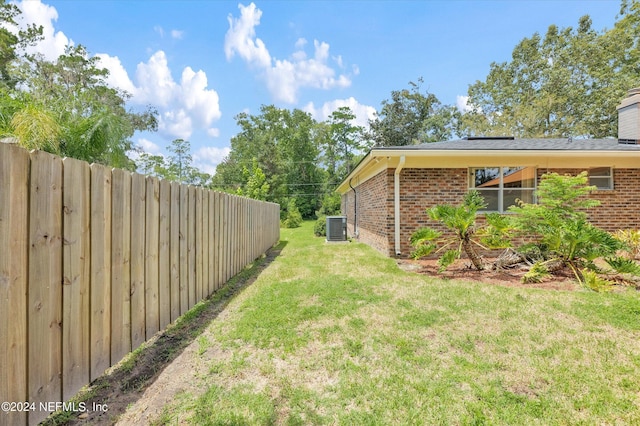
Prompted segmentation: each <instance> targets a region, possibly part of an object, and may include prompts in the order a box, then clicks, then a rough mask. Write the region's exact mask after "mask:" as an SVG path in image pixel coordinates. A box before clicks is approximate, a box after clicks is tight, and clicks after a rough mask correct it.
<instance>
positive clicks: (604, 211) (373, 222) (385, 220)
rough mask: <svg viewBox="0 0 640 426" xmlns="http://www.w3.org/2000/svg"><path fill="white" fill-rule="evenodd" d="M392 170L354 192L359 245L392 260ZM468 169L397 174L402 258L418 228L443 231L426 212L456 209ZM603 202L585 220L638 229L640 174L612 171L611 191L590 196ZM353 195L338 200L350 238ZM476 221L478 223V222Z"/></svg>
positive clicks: (609, 228) (603, 225) (574, 171)
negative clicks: (445, 207) (451, 206)
mask: <svg viewBox="0 0 640 426" xmlns="http://www.w3.org/2000/svg"><path fill="white" fill-rule="evenodd" d="M580 171H581V170H578V169H561V170H560V169H554V170H547V169H538V180H539V179H540V177H541V176H542V175H543V174H544V173H546V172H557V173H560V174H566V173H568V174H573V175H575V174H578V173H579V172H580ZM393 173H394V169H387V170H386V171H384V172H381V173H379V174H378V175H376V176H375V177H373V178H372V179H370V180H368V181H367V182H365V183H363V184H362V185H360V186H358V187H357V188H356V191H357V192H358V232H359V236H358V239H359V241H362V242H364V243H366V244H369V245H371V246H372V247H374V248H376V249H377V250H379V251H381V252H382V253H384V254H386V255H388V256H395V239H394V238H395V237H394V217H393V214H394V198H393V197H394V195H393V178H394V176H393ZM467 173H468V169H466V168H464V169H403V170H402V172H401V174H400V216H401V226H400V241H401V252H402V254H401V257H408V256H409V254H410V253H411V250H412V248H411V245H410V244H409V238H410V236H411V234H412V233H413V232H414V231H415V230H416V229H418V228H420V227H423V226H430V227H434V228H437V229H440V230H442V231H443V232H444V231H445V228H444V227H443V226H442V225H440V224H438V223H435V222H433V221H431V220H430V219H429V218H428V217H427V214H426V209H428V208H430V207H432V206H434V205H437V204H459V203H460V202H461V201H462V197H463V196H464V194H465V193H466V191H467V187H468V180H467ZM591 196H592V197H593V198H595V199H597V200H599V201H600V202H601V205H600V207H595V208H593V209H591V210H590V211H589V220H591V221H592V222H593V223H594V224H595V225H596V226H598V227H601V228H603V229H605V230H607V231H615V230H616V229H628V228H633V229H638V228H640V169H614V189H613V190H607V191H605V190H600V191H597V192H595V193H593V194H592V195H591ZM353 207H354V194H353V191H349V192H348V193H347V194H345V195H344V196H343V197H342V212H343V214H344V213H345V212H347V222H348V229H349V235H350V236H352V237H353V236H355V233H354V229H353V224H354V223H353V219H354V216H353V214H354V208H353ZM479 222H482V218H481V217H479Z"/></svg>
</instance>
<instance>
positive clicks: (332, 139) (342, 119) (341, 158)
mask: <svg viewBox="0 0 640 426" xmlns="http://www.w3.org/2000/svg"><path fill="white" fill-rule="evenodd" d="M355 118H356V115H355V114H354V113H353V111H351V108H349V107H347V106H344V107H340V108H338V109H337V110H335V111H333V112H332V113H331V115H330V116H329V120H328V123H329V138H328V139H327V142H328V143H327V144H326V145H325V146H324V148H325V158H326V159H327V166H328V168H327V171H328V173H329V181H331V182H333V181H335V180H340V177H344V176H347V175H348V174H349V173H350V172H351V166H352V161H353V158H354V155H355V153H356V152H358V151H360V150H361V149H362V148H363V147H362V145H361V144H360V135H361V134H362V132H363V129H362V127H360V126H356V125H354V124H353V120H354V119H355Z"/></svg>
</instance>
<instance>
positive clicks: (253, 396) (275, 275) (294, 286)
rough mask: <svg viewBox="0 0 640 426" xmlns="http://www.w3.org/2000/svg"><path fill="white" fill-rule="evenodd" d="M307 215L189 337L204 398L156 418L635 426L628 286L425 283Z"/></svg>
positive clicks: (638, 364) (635, 297)
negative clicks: (320, 232)
mask: <svg viewBox="0 0 640 426" xmlns="http://www.w3.org/2000/svg"><path fill="white" fill-rule="evenodd" d="M312 225H313V224H312V223H310V222H306V223H305V224H304V225H303V226H302V227H301V228H297V229H294V230H282V240H283V243H282V244H286V245H285V246H284V248H283V249H282V253H281V256H280V257H278V258H277V259H276V260H275V261H274V262H273V263H272V264H271V265H270V266H269V267H268V268H267V269H266V270H265V271H263V273H262V274H261V275H260V276H259V277H258V279H257V281H256V282H255V283H254V284H253V285H252V286H251V287H249V288H247V289H246V290H244V291H243V292H242V293H241V294H240V295H238V296H237V297H236V298H235V299H233V301H231V303H230V304H229V306H228V307H227V312H225V315H221V316H220V317H219V318H217V319H215V320H214V321H213V322H212V323H211V324H210V326H209V328H208V329H207V331H206V332H205V333H206V335H203V336H201V337H200V338H199V340H198V343H199V345H200V348H201V350H200V351H199V353H200V354H201V355H200V356H202V357H204V359H205V360H206V362H207V363H208V365H209V370H208V374H206V375H204V376H203V377H200V378H199V380H201V383H200V384H201V387H202V389H203V392H202V393H199V394H197V395H196V394H191V393H183V394H180V395H177V396H176V399H175V402H174V403H173V405H171V406H168V407H166V409H165V411H164V413H163V416H162V417H161V418H160V419H159V420H158V423H163V424H164V423H172V422H176V420H177V419H179V421H180V422H185V421H188V422H190V423H192V424H198V425H205V424H211V425H213V424H256V425H263V424H287V425H289V424H290V425H296V424H304V425H307V424H346V425H352V424H380V425H388V424H402V425H404V424H417V425H422V424H443V425H450V424H509V425H512V424H522V425H531V424H545V425H547V424H585V425H587V424H588V425H591V424H640V294H639V293H638V292H636V291H631V290H630V291H626V292H622V293H607V294H599V293H593V292H589V291H586V290H585V291H578V292H562V291H550V290H536V289H526V288H506V287H499V286H494V285H484V284H477V283H469V282H461V281H444V280H438V279H432V278H429V277H424V276H419V275H417V274H412V273H407V272H404V271H401V270H400V269H398V267H397V266H396V264H395V261H394V260H392V259H388V258H385V257H384V256H382V255H381V254H379V253H377V252H376V251H374V250H373V249H371V248H369V247H368V246H366V245H363V244H359V243H351V244H326V243H325V242H324V239H321V238H315V237H313V233H312ZM212 347H215V349H216V350H215V351H211V350H209V349H211V348H212ZM210 353H216V354H218V356H216V357H209V358H210V359H207V358H206V357H207V356H208V354H210ZM220 354H222V355H220Z"/></svg>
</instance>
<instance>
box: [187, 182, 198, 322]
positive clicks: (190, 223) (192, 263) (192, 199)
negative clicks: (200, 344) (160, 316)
mask: <svg viewBox="0 0 640 426" xmlns="http://www.w3.org/2000/svg"><path fill="white" fill-rule="evenodd" d="M188 205H189V211H188V213H187V215H188V220H187V267H188V270H189V272H188V274H187V283H188V290H187V291H188V297H189V309H191V308H192V307H193V305H195V304H196V188H195V187H193V186H189V203H188Z"/></svg>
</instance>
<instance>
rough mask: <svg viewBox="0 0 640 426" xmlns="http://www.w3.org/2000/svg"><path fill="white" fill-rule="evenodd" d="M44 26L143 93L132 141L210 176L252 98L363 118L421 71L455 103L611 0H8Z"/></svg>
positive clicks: (607, 9)
mask: <svg viewBox="0 0 640 426" xmlns="http://www.w3.org/2000/svg"><path fill="white" fill-rule="evenodd" d="M17 4H18V5H19V6H20V7H21V8H22V10H23V16H24V18H25V19H26V20H27V21H30V22H36V23H38V24H41V25H43V26H44V28H45V35H46V40H45V41H43V43H42V44H41V45H40V46H38V47H36V50H38V51H40V52H42V53H43V54H45V55H47V56H49V57H52V58H53V57H55V56H57V55H58V54H60V53H61V52H62V50H63V49H64V46H65V45H66V44H69V43H72V44H82V45H84V46H85V47H86V48H87V50H88V51H89V52H90V53H91V54H92V55H97V56H100V57H101V59H102V63H103V65H104V66H105V67H106V68H108V69H109V70H110V71H111V77H110V82H111V84H113V85H115V86H118V87H120V88H122V89H124V90H127V91H128V92H129V93H131V94H132V95H133V96H132V98H131V100H130V102H129V103H130V106H131V107H132V108H141V107H143V106H144V105H147V104H152V105H154V106H156V107H157V108H158V111H159V112H160V131H158V132H157V133H145V134H139V135H136V136H135V137H134V141H135V142H136V143H137V144H139V145H140V146H142V147H143V148H144V149H145V150H146V151H148V152H152V153H162V152H163V151H164V149H163V148H164V147H165V146H167V145H168V144H169V143H170V142H171V141H172V140H173V139H176V138H183V139H186V140H189V141H190V142H191V146H192V153H193V156H194V160H195V163H196V165H197V166H199V167H200V168H202V169H203V170H205V171H207V172H209V173H213V171H214V168H215V165H216V164H217V163H218V162H220V160H221V159H222V158H223V157H224V155H225V154H226V153H227V152H228V149H229V145H230V139H231V137H233V135H234V134H235V133H236V132H237V131H238V128H237V126H236V124H235V119H234V116H235V115H236V114H238V113H240V112H243V111H244V112H248V113H255V114H257V113H259V108H260V105H262V104H267V105H268V104H274V105H276V106H278V107H281V108H300V109H303V110H305V111H307V112H310V113H311V114H312V115H313V116H314V118H316V119H317V120H323V119H325V118H326V117H327V116H328V115H329V114H330V113H331V112H332V111H333V110H335V109H337V108H338V107H340V106H345V105H346V106H350V107H351V108H352V109H353V110H354V111H355V112H356V114H357V116H358V117H357V121H358V122H359V123H361V124H364V123H366V121H367V119H368V118H371V117H373V114H374V112H375V111H376V110H377V109H379V108H380V103H381V101H382V100H384V99H388V98H389V96H390V93H391V91H392V90H398V89H403V88H407V87H408V82H409V81H417V79H418V78H419V77H423V78H424V86H423V87H424V88H426V89H427V90H428V91H429V92H431V93H433V94H435V95H436V96H437V97H438V98H439V99H440V101H441V102H442V103H444V104H450V105H456V104H461V103H462V102H463V100H464V98H463V97H464V96H465V95H466V93H467V89H468V86H469V84H472V83H474V82H475V81H476V80H484V79H485V77H486V75H487V73H488V71H489V66H490V64H491V62H502V61H507V60H509V58H510V56H511V52H512V50H513V48H514V46H515V45H516V44H517V43H518V42H519V41H520V40H522V39H523V38H524V37H530V36H531V35H532V34H533V33H534V32H539V33H542V34H544V33H545V32H546V30H547V28H548V27H549V25H550V24H556V25H558V26H559V27H567V26H574V27H575V26H577V23H578V19H579V18H580V17H581V16H583V15H585V14H587V15H589V16H590V17H591V19H592V20H593V27H594V28H595V29H597V30H602V29H605V28H611V27H612V26H613V24H614V22H615V20H616V15H617V13H618V12H619V9H620V2H619V1H618V0H600V1H579V0H569V1H552V0H536V1H527V0H522V1H520V0H512V1H508V0H501V1H484V0H474V1H471V0H453V1H435V0H432V1H382V0H378V1H364V0H360V1H319V0H318V1H274V0H267V1H257V2H255V3H252V2H240V3H239V2H237V1H233V2H230V1H205V0H199V1H195V0H193V1H191V0H181V1H177V0H163V1H153V2H152V1H143V0H128V1H124V0H121V1H102V0H91V1H72V0H55V1H54V0H50V1H41V0H25V1H22V2H17Z"/></svg>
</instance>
